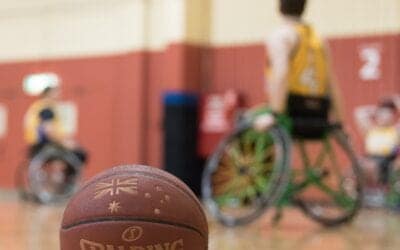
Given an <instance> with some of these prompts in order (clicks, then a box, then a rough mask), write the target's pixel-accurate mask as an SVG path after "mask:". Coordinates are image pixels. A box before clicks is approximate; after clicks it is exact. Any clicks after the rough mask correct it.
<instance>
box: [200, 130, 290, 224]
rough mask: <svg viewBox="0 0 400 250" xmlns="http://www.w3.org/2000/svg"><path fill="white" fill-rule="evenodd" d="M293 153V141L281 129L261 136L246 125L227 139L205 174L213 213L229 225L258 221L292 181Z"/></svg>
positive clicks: (206, 193)
mask: <svg viewBox="0 0 400 250" xmlns="http://www.w3.org/2000/svg"><path fill="white" fill-rule="evenodd" d="M289 151H290V139H288V136H287V132H286V130H283V129H281V128H279V127H273V128H271V129H270V130H268V131H267V132H261V133H260V132H257V131H255V130H253V129H252V128H251V126H250V125H243V126H241V127H239V128H238V129H237V130H236V131H234V132H233V133H232V134H231V135H230V136H228V137H226V138H225V139H224V140H223V141H222V142H221V143H220V145H219V146H218V148H217V150H216V151H215V152H214V153H213V154H212V156H211V157H210V158H209V160H208V162H207V164H206V167H205V170H204V173H203V178H202V194H203V199H204V202H205V204H206V206H207V208H208V209H209V211H210V213H211V214H212V215H213V216H214V217H215V218H216V219H217V220H218V221H219V222H220V223H222V224H224V225H225V226H238V225H243V224H247V223H250V222H252V221H253V220H255V219H256V218H258V217H259V216H260V215H261V214H262V213H263V212H264V210H265V209H266V208H267V207H268V206H270V205H272V204H273V202H274V201H275V200H276V198H277V197H276V196H277V195H279V194H278V193H280V191H281V189H283V188H284V187H285V184H287V182H288V175H289V170H288V167H289V155H290V152H289Z"/></svg>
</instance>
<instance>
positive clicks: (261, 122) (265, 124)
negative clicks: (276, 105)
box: [253, 114, 275, 132]
mask: <svg viewBox="0 0 400 250" xmlns="http://www.w3.org/2000/svg"><path fill="white" fill-rule="evenodd" d="M274 124H275V117H274V116H273V115H272V114H263V115H260V116H257V117H256V118H255V120H254V123H253V128H254V129H255V130H257V131H259V132H264V131H267V130H268V129H270V128H271V127H272V126H273V125H274Z"/></svg>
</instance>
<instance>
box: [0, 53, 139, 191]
mask: <svg viewBox="0 0 400 250" xmlns="http://www.w3.org/2000/svg"><path fill="white" fill-rule="evenodd" d="M142 60H143V53H131V54H128V55H121V56H110V57H93V58H84V59H68V60H50V61H41V62H25V63H11V64H2V65H0V81H1V83H0V86H1V87H0V103H3V104H5V105H6V106H7V107H8V109H9V122H8V127H9V130H8V134H7V136H6V138H4V139H2V140H1V142H2V143H1V147H3V154H2V156H1V158H0V165H1V166H2V168H3V171H1V172H0V186H6V187H11V186H12V185H13V180H14V178H13V174H14V169H15V168H16V166H17V165H18V164H19V163H20V162H21V161H22V160H23V159H24V153H25V145H24V142H23V140H22V121H23V116H24V113H25V111H26V109H27V107H28V105H29V104H30V103H31V102H32V101H33V100H32V98H27V96H26V95H25V94H24V93H23V92H22V79H23V77H24V76H26V75H28V74H31V73H34V72H55V73H57V74H58V75H59V76H60V77H61V79H62V81H63V83H62V89H63V98H64V99H66V100H72V101H74V102H75V103H76V104H77V105H78V109H79V133H78V135H77V138H78V140H79V141H80V142H81V143H82V145H83V146H85V147H86V148H88V149H89V152H90V165H89V167H88V169H87V174H88V175H92V174H94V173H96V172H98V171H100V170H102V169H105V168H107V167H109V166H111V165H113V164H116V163H128V162H132V161H133V160H135V161H136V162H142V161H144V159H142V157H141V156H142V153H141V152H142V151H143V150H144V149H143V147H141V145H140V141H141V133H140V131H141V128H142V127H143V126H144V123H143V120H142V117H141V116H142V114H143V112H141V110H142V104H143V100H142V98H143V94H142V92H143V84H142V77H143V73H142V72H143V70H142V65H143V64H142Z"/></svg>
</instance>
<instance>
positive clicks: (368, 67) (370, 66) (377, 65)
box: [358, 46, 382, 81]
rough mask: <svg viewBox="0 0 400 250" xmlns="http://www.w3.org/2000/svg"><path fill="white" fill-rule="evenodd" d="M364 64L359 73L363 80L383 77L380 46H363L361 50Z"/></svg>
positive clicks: (360, 55)
mask: <svg viewBox="0 0 400 250" xmlns="http://www.w3.org/2000/svg"><path fill="white" fill-rule="evenodd" d="M359 57H360V60H361V61H362V66H361V68H360V70H359V71H358V75H359V77H360V79H361V80H363V81H376V80H379V79H380V78H381V75H382V70H381V62H382V52H381V49H380V47H379V46H363V47H362V48H361V49H360V50H359Z"/></svg>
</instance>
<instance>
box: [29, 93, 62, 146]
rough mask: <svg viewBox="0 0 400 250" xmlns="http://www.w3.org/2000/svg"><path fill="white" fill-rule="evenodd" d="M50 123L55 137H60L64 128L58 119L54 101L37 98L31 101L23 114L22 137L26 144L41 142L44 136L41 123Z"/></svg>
mask: <svg viewBox="0 0 400 250" xmlns="http://www.w3.org/2000/svg"><path fill="white" fill-rule="evenodd" d="M44 122H47V123H50V124H51V126H52V129H53V131H55V134H56V136H57V137H59V138H62V137H63V136H64V134H65V132H64V131H65V130H64V129H63V127H62V124H61V122H60V119H59V115H58V111H57V107H56V105H55V104H54V103H50V102H47V101H43V100H38V101H36V102H35V103H33V104H32V105H31V106H30V107H29V109H28V111H27V112H26V114H25V120H24V138H25V141H26V143H27V144H29V145H34V144H38V143H41V142H42V141H43V140H45V139H46V138H45V137H46V134H45V132H44V130H43V126H42V125H43V123H44Z"/></svg>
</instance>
